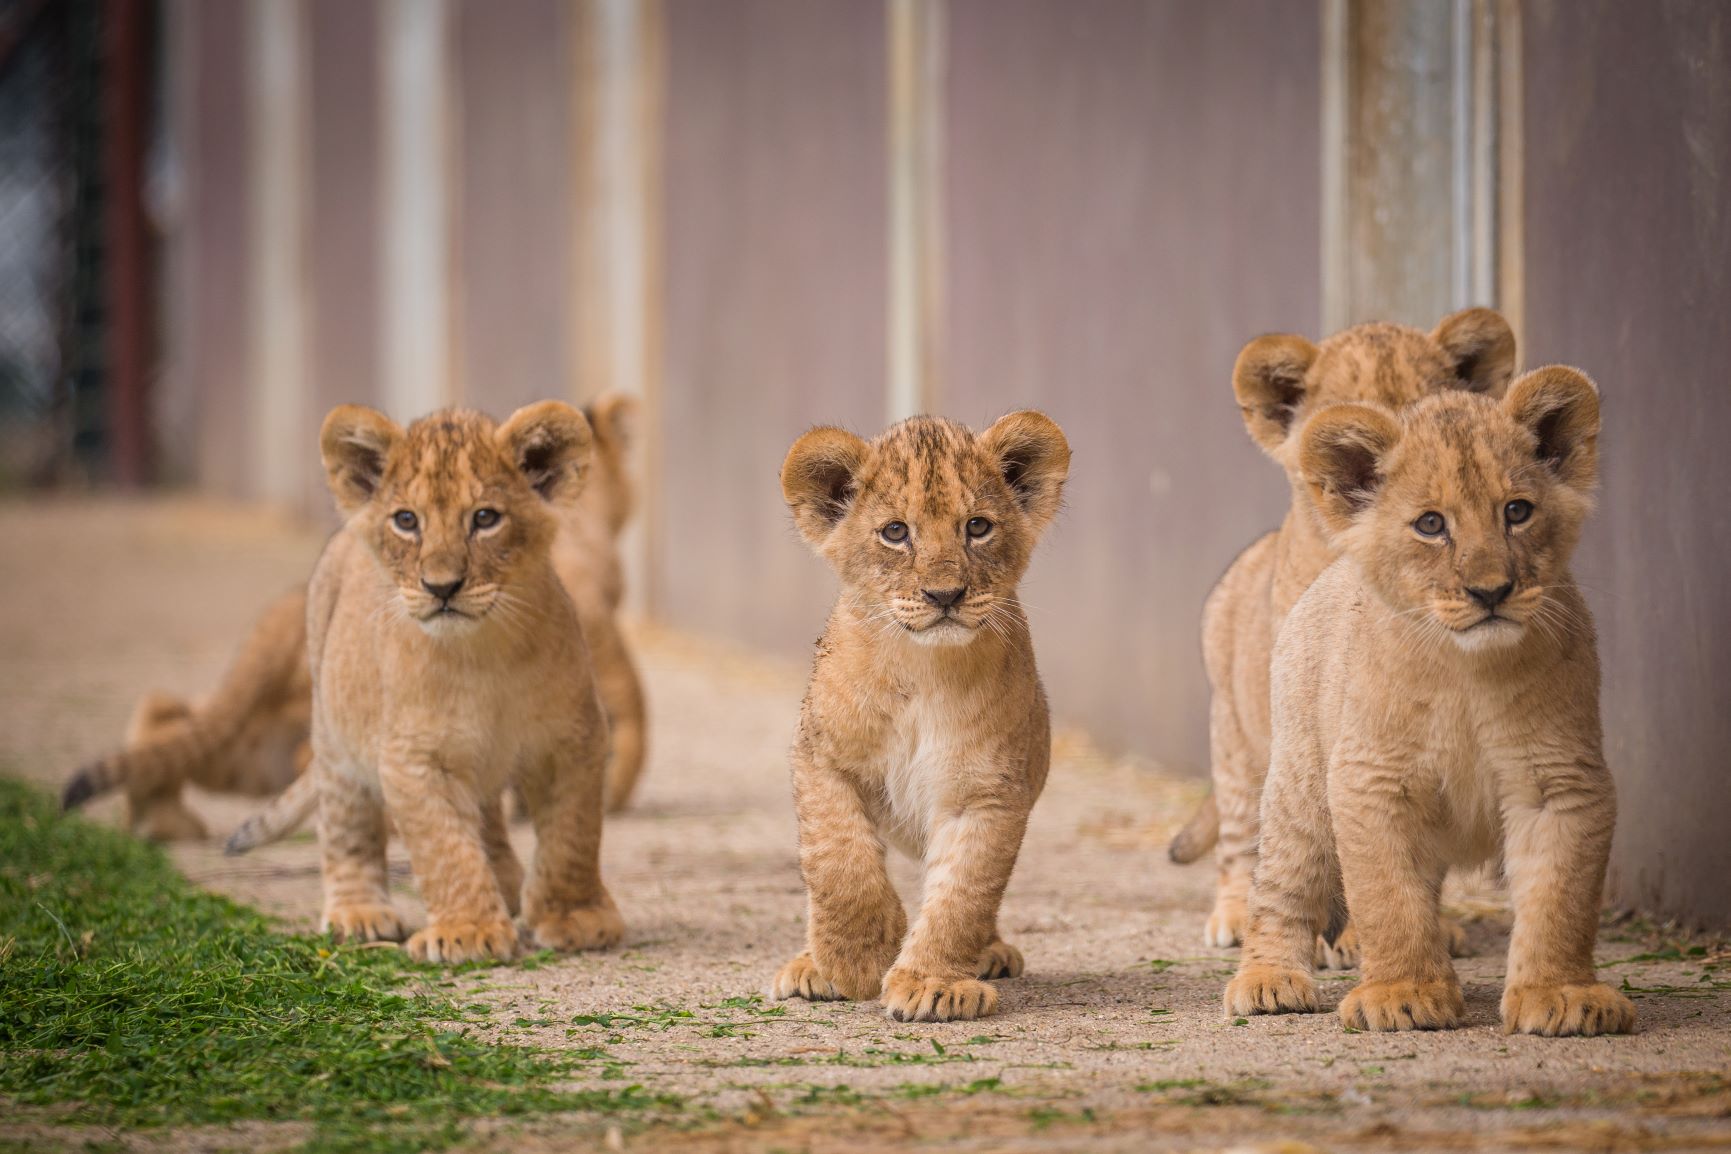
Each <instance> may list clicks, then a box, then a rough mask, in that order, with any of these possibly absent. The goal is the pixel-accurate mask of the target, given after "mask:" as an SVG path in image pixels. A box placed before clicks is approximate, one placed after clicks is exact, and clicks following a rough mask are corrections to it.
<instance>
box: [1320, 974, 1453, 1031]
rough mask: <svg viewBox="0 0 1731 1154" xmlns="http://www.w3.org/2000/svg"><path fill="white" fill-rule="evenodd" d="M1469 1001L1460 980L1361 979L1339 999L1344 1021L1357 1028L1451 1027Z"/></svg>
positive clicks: (1411, 1028) (1405, 1028)
mask: <svg viewBox="0 0 1731 1154" xmlns="http://www.w3.org/2000/svg"><path fill="white" fill-rule="evenodd" d="M1464 1013H1466V1004H1465V1003H1464V1002H1462V1001H1461V987H1460V983H1459V982H1457V981H1454V980H1452V979H1451V980H1449V981H1443V982H1406V981H1400V982H1360V983H1359V984H1358V985H1356V986H1354V987H1353V988H1352V992H1351V993H1349V994H1347V995H1346V997H1345V998H1344V999H1343V1000H1342V1001H1341V1003H1340V1020H1341V1022H1342V1024H1344V1025H1346V1026H1347V1027H1349V1028H1351V1029H1354V1030H1452V1029H1454V1028H1455V1027H1456V1026H1458V1025H1460V1024H1461V1016H1462V1015H1463V1014H1464Z"/></svg>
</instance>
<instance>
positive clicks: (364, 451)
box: [307, 401, 624, 962]
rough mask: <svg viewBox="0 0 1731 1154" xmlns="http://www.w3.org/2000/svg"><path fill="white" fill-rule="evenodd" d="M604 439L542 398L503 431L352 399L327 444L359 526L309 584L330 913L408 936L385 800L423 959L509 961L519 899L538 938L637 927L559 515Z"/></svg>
mask: <svg viewBox="0 0 1731 1154" xmlns="http://www.w3.org/2000/svg"><path fill="white" fill-rule="evenodd" d="M590 441H591V433H590V428H589V424H588V422H587V421H585V420H584V418H583V415H582V414H581V413H579V412H577V411H576V410H575V409H572V408H571V407H569V406H568V405H563V404H560V403H558V402H556V401H543V402H541V403H539V404H535V405H530V406H528V407H527V408H523V409H519V410H518V411H517V412H516V413H515V414H513V415H512V416H511V418H510V419H509V420H508V421H506V422H505V423H504V424H503V425H502V426H495V425H494V423H493V421H492V420H491V419H489V418H487V417H485V416H482V415H481V414H479V413H471V412H462V411H447V412H442V413H435V414H433V415H432V416H430V417H426V418H424V419H422V420H419V421H416V422H415V423H414V424H412V425H410V426H409V428H408V429H407V431H404V430H403V429H400V428H398V427H397V426H396V425H395V424H393V423H392V422H391V421H390V420H389V419H388V418H387V417H385V416H384V415H383V414H382V413H378V412H374V411H373V410H371V409H366V408H361V407H359V406H353V405H347V406H343V407H342V408H339V409H336V410H334V411H332V412H331V414H330V415H329V416H328V417H326V418H325V424H324V429H323V432H322V433H321V435H320V448H321V449H322V451H323V455H324V465H325V472H326V475H327V478H328V480H329V482H330V488H331V492H332V494H334V495H335V497H336V500H337V504H338V505H339V506H340V507H341V509H342V511H343V513H344V514H345V515H346V516H347V518H348V521H347V523H346V524H345V525H344V526H343V528H342V529H341V530H339V531H338V532H337V534H336V535H335V536H334V537H333V538H331V542H330V544H329V545H328V546H327V547H326V548H325V552H324V555H323V556H322V557H320V559H319V563H318V566H317V568H316V569H315V570H314V572H313V577H312V582H311V584H310V585H309V587H308V591H307V599H308V603H309V608H308V624H307V648H308V655H309V658H310V661H311V667H312V674H313V728H312V740H313V759H314V760H313V772H314V773H316V774H317V775H318V779H317V780H318V789H319V836H320V840H321V842H322V843H323V849H324V880H325V912H324V925H325V927H326V928H327V929H329V931H330V932H331V933H332V934H334V935H335V936H336V937H337V938H339V939H341V940H347V941H371V940H374V939H380V938H399V937H401V936H402V923H401V922H400V921H399V920H398V917H397V913H396V911H395V910H394V909H393V908H392V906H391V900H390V895H389V893H388V891H387V888H386V881H385V821H384V819H385V811H386V809H387V808H388V809H389V811H390V816H391V820H392V821H393V822H394V823H395V825H396V828H397V832H398V833H399V834H400V835H401V837H402V839H403V841H404V842H405V843H406V844H407V846H408V850H409V858H410V863H411V865H412V866H413V868H414V872H415V877H416V879H417V880H418V881H419V883H420V886H421V892H422V894H423V895H424V896H425V898H426V902H427V909H428V915H429V924H428V925H427V927H426V928H425V929H423V930H420V931H419V932H417V933H416V934H414V935H413V936H412V937H410V938H409V940H408V943H407V948H408V951H409V953H410V954H412V955H414V956H415V957H417V958H425V959H427V960H430V961H442V962H461V961H467V960H469V959H473V958H483V957H510V956H511V955H512V954H514V953H515V952H516V950H517V946H518V936H517V930H516V927H515V926H514V925H513V923H512V920H511V916H512V914H513V913H514V912H516V910H517V908H518V891H519V888H520V887H521V889H522V912H523V919H524V922H525V923H526V925H527V928H528V932H529V934H530V936H531V937H532V938H533V940H534V941H535V942H536V943H537V944H539V945H542V946H547V947H551V948H553V949H558V950H579V949H588V948H591V947H595V946H605V945H609V944H611V943H613V942H616V941H618V940H619V938H620V937H621V935H622V933H623V930H624V926H623V923H622V922H621V921H620V918H619V912H618V910H617V909H616V908H615V907H614V905H613V899H612V898H611V897H610V896H609V895H608V893H607V889H606V887H605V886H603V885H602V884H601V871H600V860H599V859H600V848H601V790H602V765H603V762H604V760H605V758H606V753H607V730H606V724H605V722H604V720H603V718H602V715H601V706H600V703H599V702H598V701H597V699H596V693H595V683H594V676H593V674H592V672H591V670H590V663H589V655H588V652H587V650H586V649H585V647H584V642H583V633H582V630H581V628H580V626H579V624H578V619H577V613H576V610H575V609H574V608H573V606H572V603H571V598H570V597H569V596H567V595H566V593H565V590H564V589H563V588H562V587H561V585H560V583H559V577H558V574H557V573H556V572H555V571H554V568H553V561H552V555H551V550H552V545H553V535H554V532H555V529H556V525H557V522H556V519H555V516H554V512H553V510H552V508H551V507H550V506H552V505H554V504H560V505H563V504H566V503H568V502H569V501H571V500H572V499H574V498H575V497H576V495H577V493H578V492H579V491H580V489H581V487H582V484H583V481H584V473H585V471H586V470H587V468H588V464H589V458H590ZM508 780H512V781H515V782H516V783H517V784H518V786H519V788H520V789H521V791H522V794H523V797H524V800H525V802H526V803H527V805H528V809H529V812H530V816H531V818H532V819H533V820H534V823H535V834H536V839H537V844H536V850H535V862H534V868H533V871H532V873H531V874H530V876H529V879H528V884H527V885H526V886H522V884H521V883H522V880H523V875H522V869H521V867H520V866H519V865H518V864H517V859H516V856H515V855H514V854H513V853H512V851H511V846H510V842H509V841H508V840H507V839H506V836H505V824H504V818H503V814H502V812H501V810H500V803H499V797H500V791H501V789H502V788H503V787H504V785H505V783H506V782H507V781H508Z"/></svg>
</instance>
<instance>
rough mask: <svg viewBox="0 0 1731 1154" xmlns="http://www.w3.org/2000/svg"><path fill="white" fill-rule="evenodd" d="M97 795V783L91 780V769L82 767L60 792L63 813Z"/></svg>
mask: <svg viewBox="0 0 1731 1154" xmlns="http://www.w3.org/2000/svg"><path fill="white" fill-rule="evenodd" d="M95 796H96V783H95V782H94V781H92V780H91V774H90V771H89V770H87V769H81V770H79V771H78V772H77V773H75V774H73V775H72V780H71V781H69V782H67V783H66V788H65V789H63V790H62V791H61V792H60V810H61V812H62V813H65V812H68V811H70V810H75V809H77V808H78V807H79V806H81V805H83V804H84V803H85V802H87V801H89V800H90V799H91V798H93V797H95Z"/></svg>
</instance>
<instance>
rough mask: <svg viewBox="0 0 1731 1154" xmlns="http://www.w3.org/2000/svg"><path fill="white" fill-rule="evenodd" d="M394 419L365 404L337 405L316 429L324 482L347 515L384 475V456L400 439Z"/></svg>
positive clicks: (367, 497) (368, 498)
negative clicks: (322, 425) (323, 469)
mask: <svg viewBox="0 0 1731 1154" xmlns="http://www.w3.org/2000/svg"><path fill="white" fill-rule="evenodd" d="M402 436H403V430H402V429H400V428H398V427H397V423H396V422H395V421H393V420H391V419H390V418H389V417H387V416H385V415H384V414H383V413H381V412H379V411H378V410H377V409H369V408H367V407H366V406H365V405H338V406H337V407H336V408H334V409H332V410H331V411H330V413H329V414H328V415H327V416H326V417H325V423H324V427H323V428H321V429H320V430H319V457H320V459H322V460H323V462H324V466H325V484H327V485H329V486H330V490H331V496H333V497H335V498H336V501H337V508H338V509H340V510H342V512H343V514H344V516H348V515H350V514H352V513H354V512H355V511H356V510H358V509H360V508H361V507H362V506H363V505H365V504H366V503H367V502H368V501H371V500H372V499H373V494H374V493H375V492H377V491H378V488H379V480H380V479H381V478H382V477H383V476H384V475H385V459H386V458H387V457H389V456H390V453H391V449H392V447H393V446H395V445H396V443H397V442H398V441H400V440H401V439H402Z"/></svg>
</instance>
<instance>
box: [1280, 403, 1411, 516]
mask: <svg viewBox="0 0 1731 1154" xmlns="http://www.w3.org/2000/svg"><path fill="white" fill-rule="evenodd" d="M1399 440H1400V425H1399V424H1397V423H1396V422H1395V419H1394V418H1393V417H1392V416H1390V415H1389V414H1388V412H1387V411H1385V410H1383V409H1375V408H1372V407H1371V406H1369V405H1330V406H1329V407H1328V408H1326V409H1322V410H1320V411H1319V412H1318V413H1317V414H1316V415H1315V416H1314V417H1312V418H1310V420H1308V421H1306V422H1305V424H1304V433H1303V441H1302V442H1301V444H1300V447H1299V452H1298V461H1299V470H1300V472H1301V473H1302V474H1303V476H1304V479H1305V482H1306V483H1307V484H1308V485H1309V486H1310V493H1311V499H1312V500H1313V501H1315V502H1316V507H1317V509H1318V511H1319V512H1321V513H1322V519H1323V522H1324V524H1326V525H1327V526H1328V528H1329V530H1330V531H1331V532H1339V531H1340V530H1342V529H1345V528H1346V527H1347V526H1348V525H1350V524H1351V523H1352V519H1353V518H1354V517H1356V516H1358V514H1359V513H1361V512H1363V511H1364V510H1365V509H1366V508H1367V507H1369V505H1370V503H1371V502H1372V501H1373V500H1375V499H1376V491H1377V490H1378V489H1380V488H1381V487H1382V483H1383V480H1384V479H1385V474H1384V470H1383V465H1384V462H1386V461H1387V459H1388V454H1389V450H1391V449H1393V448H1394V447H1395V444H1396V443H1397V442H1399Z"/></svg>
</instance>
